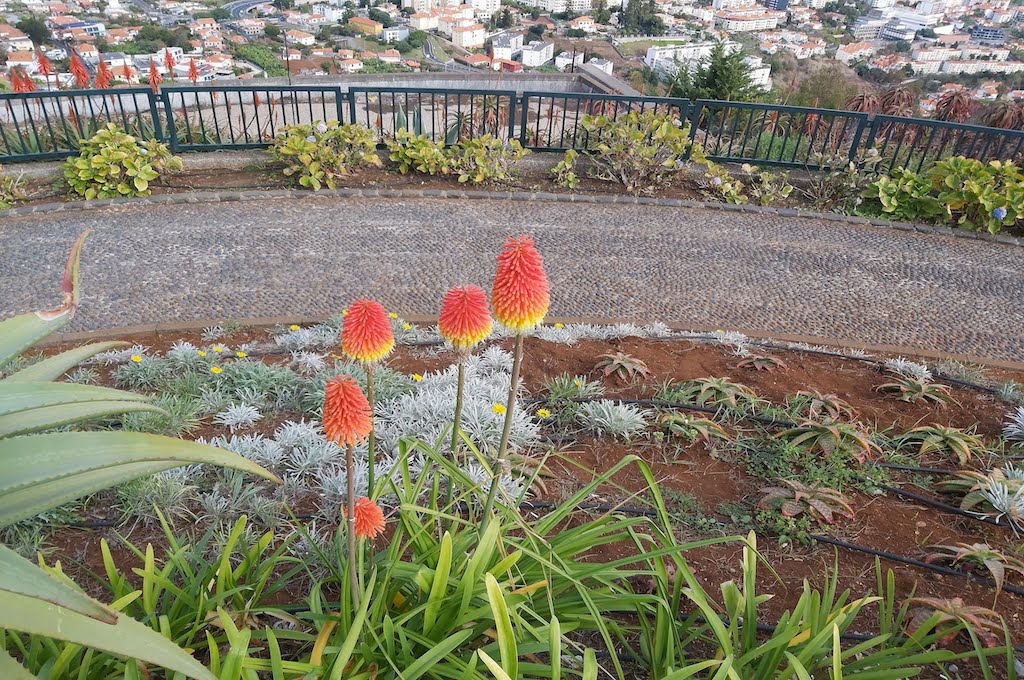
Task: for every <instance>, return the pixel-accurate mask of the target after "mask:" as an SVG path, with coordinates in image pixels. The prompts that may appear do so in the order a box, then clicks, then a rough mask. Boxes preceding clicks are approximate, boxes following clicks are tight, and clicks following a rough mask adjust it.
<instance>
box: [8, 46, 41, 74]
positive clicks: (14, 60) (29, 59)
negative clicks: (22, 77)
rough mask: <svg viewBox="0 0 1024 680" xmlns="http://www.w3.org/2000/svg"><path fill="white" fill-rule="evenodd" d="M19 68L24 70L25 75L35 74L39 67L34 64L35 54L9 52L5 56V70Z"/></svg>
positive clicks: (29, 52) (30, 52)
mask: <svg viewBox="0 0 1024 680" xmlns="http://www.w3.org/2000/svg"><path fill="white" fill-rule="evenodd" d="M19 66H20V67H21V68H23V69H25V72H26V73H29V74H31V73H35V72H36V70H37V69H38V67H39V64H38V63H37V62H36V53H35V52H32V51H24V52H9V53H8V54H7V70H8V71H10V70H11V69H12V68H17V67H19Z"/></svg>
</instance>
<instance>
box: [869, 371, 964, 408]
mask: <svg viewBox="0 0 1024 680" xmlns="http://www.w3.org/2000/svg"><path fill="white" fill-rule="evenodd" d="M877 389H878V391H879V392H883V393H885V394H890V395H892V396H894V397H895V398H896V399H899V400H900V401H905V402H907V403H909V404H917V403H919V402H928V403H932V404H948V403H951V402H952V401H953V396H952V395H951V394H950V393H949V387H947V386H946V385H940V384H938V383H933V382H928V381H926V380H922V379H920V378H911V377H908V376H897V377H895V378H894V379H893V381H892V382H887V383H884V384H882V385H879V386H878V388H877Z"/></svg>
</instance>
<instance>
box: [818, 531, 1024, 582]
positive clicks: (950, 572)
mask: <svg viewBox="0 0 1024 680" xmlns="http://www.w3.org/2000/svg"><path fill="white" fill-rule="evenodd" d="M811 539H812V540H814V541H817V542H818V543H826V544H828V545H834V546H836V547H837V548H843V549H844V550H852V551H854V552H860V553H864V554H866V555H874V556H876V557H881V558H883V559H886V560H890V561H893V562H899V563H901V564H907V565H910V566H913V567H920V568H922V569H928V570H929V571H934V572H935V573H937V574H943V575H945V576H957V577H959V578H966V579H969V580H971V581H976V582H977V583H980V584H982V585H985V586H988V587H990V588H998V586H996V583H995V581H993V580H992V579H988V578H985V577H984V576H978V575H976V574H971V573H969V572H966V571H959V570H957V569H950V568H949V567H943V566H941V565H938V564H931V563H930V562H924V561H922V560H915V559H913V558H911V557H903V556H902V555H897V554H895V553H891V552H886V551H884V550H875V549H874V548H869V547H867V546H863V545H857V544H856V543H847V542H846V541H841V540H839V539H838V538H832V537H831V536H822V535H820V534H812V535H811ZM1002 589H1003V590H1005V591H1006V592H1008V593H1013V594H1014V595H1024V588H1020V587H1018V586H1015V585H1011V584H1009V583H1004V584H1003V587H1002Z"/></svg>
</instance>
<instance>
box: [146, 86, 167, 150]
mask: <svg viewBox="0 0 1024 680" xmlns="http://www.w3.org/2000/svg"><path fill="white" fill-rule="evenodd" d="M147 99H148V101H149V115H150V116H152V118H153V138H154V139H156V140H157V141H158V142H164V143H166V142H167V139H165V138H164V128H163V125H161V124H160V102H159V101H157V96H156V93H155V92H153V90H150V91H149V96H148V97H147Z"/></svg>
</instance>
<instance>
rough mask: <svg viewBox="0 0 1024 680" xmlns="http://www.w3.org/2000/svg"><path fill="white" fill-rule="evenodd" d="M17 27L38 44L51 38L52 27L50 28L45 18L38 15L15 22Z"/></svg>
mask: <svg viewBox="0 0 1024 680" xmlns="http://www.w3.org/2000/svg"><path fill="white" fill-rule="evenodd" d="M15 28H17V29H18V30H19V31H21V32H22V33H24V34H25V35H27V36H28V37H29V40H31V41H32V42H34V43H35V44H36V45H41V44H43V43H44V42H46V41H47V40H49V39H50V29H48V28H47V27H46V24H45V23H44V22H43V20H42V19H40V18H39V17H37V16H27V17H25V18H24V19H22V20H21V21H19V22H18V23H17V24H15Z"/></svg>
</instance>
